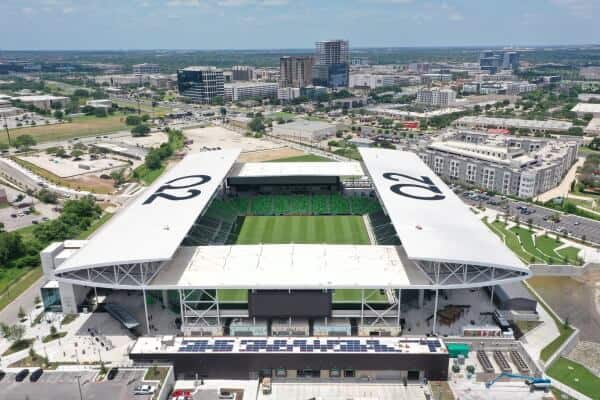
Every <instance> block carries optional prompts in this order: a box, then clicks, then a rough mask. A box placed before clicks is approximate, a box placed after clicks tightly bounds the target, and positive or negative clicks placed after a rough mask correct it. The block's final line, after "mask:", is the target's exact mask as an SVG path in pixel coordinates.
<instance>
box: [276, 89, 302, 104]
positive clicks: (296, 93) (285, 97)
mask: <svg viewBox="0 0 600 400" xmlns="http://www.w3.org/2000/svg"><path fill="white" fill-rule="evenodd" d="M297 97H300V88H294V87H282V88H279V89H277V98H278V99H279V100H281V101H291V100H294V99H295V98H297Z"/></svg>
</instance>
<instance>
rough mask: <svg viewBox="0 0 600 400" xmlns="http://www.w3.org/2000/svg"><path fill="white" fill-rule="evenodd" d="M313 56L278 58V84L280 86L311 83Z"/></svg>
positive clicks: (307, 84) (298, 86)
mask: <svg viewBox="0 0 600 400" xmlns="http://www.w3.org/2000/svg"><path fill="white" fill-rule="evenodd" d="M313 63H314V61H313V58H312V57H309V56H303V57H281V58H280V59H279V85H280V86H281V87H296V88H300V87H305V86H310V85H311V84H312V67H313Z"/></svg>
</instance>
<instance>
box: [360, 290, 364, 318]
mask: <svg viewBox="0 0 600 400" xmlns="http://www.w3.org/2000/svg"><path fill="white" fill-rule="evenodd" d="M364 316H365V289H360V325H361V326H362V325H363V322H364Z"/></svg>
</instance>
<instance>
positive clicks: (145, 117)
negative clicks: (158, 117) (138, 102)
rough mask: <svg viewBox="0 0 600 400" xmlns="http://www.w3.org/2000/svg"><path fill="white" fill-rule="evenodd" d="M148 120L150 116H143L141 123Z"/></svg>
mask: <svg viewBox="0 0 600 400" xmlns="http://www.w3.org/2000/svg"><path fill="white" fill-rule="evenodd" d="M149 119H150V116H149V115H148V114H144V115H142V117H141V120H142V122H147V121H148V120H149Z"/></svg>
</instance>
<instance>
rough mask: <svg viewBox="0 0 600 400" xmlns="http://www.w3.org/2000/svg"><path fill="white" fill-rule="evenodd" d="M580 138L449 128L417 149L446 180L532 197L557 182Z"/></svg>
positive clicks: (572, 159)
mask: <svg viewBox="0 0 600 400" xmlns="http://www.w3.org/2000/svg"><path fill="white" fill-rule="evenodd" d="M579 145H580V140H579V139H574V138H573V139H571V138H567V139H545V138H533V137H515V136H507V135H492V134H489V133H487V132H481V131H467V130H458V131H448V132H446V133H444V134H442V135H441V136H440V137H438V138H436V139H433V140H431V141H429V142H428V143H426V144H424V145H422V146H421V148H420V150H419V155H420V157H421V158H422V159H423V161H425V162H426V163H427V164H428V165H429V166H430V167H431V168H432V169H433V170H434V171H435V173H436V174H438V175H439V176H441V177H442V178H445V179H447V180H449V181H455V182H458V183H462V184H466V185H469V186H473V187H477V188H481V189H484V190H488V191H493V192H497V193H500V194H504V195H512V196H518V197H521V198H532V197H535V196H537V195H539V194H541V193H544V192H546V191H548V190H550V189H552V188H554V187H556V186H558V184H559V183H560V182H561V180H562V178H563V177H564V176H565V175H566V173H567V172H568V171H569V169H570V168H571V166H572V165H573V164H574V163H575V162H576V161H577V151H578V149H579Z"/></svg>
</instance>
